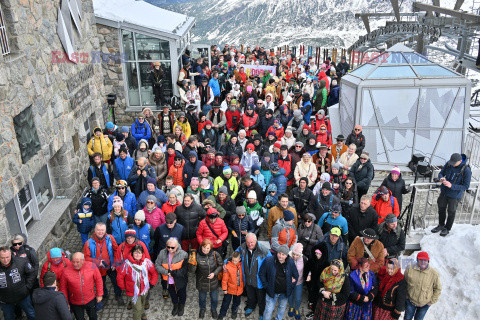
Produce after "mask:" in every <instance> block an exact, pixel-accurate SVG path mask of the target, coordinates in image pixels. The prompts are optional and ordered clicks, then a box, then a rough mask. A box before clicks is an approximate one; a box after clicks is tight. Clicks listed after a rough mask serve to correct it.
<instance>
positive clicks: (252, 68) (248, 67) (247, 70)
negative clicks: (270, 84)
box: [241, 64, 277, 77]
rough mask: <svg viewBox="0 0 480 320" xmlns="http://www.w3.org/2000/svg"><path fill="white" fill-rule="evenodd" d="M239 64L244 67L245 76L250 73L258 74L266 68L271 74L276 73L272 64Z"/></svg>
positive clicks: (274, 74)
mask: <svg viewBox="0 0 480 320" xmlns="http://www.w3.org/2000/svg"><path fill="white" fill-rule="evenodd" d="M241 66H242V67H244V68H245V73H246V74H247V77H249V76H250V75H254V76H258V75H260V73H262V72H263V71H265V70H268V71H269V72H270V74H271V75H272V76H276V75H277V68H276V67H274V66H255V65H252V64H242V65H241Z"/></svg>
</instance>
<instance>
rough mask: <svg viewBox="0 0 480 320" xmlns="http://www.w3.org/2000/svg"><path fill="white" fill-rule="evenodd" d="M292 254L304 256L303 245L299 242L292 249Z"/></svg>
mask: <svg viewBox="0 0 480 320" xmlns="http://www.w3.org/2000/svg"><path fill="white" fill-rule="evenodd" d="M290 252H291V253H292V254H296V255H298V256H300V257H301V256H303V254H302V252H303V244H301V243H300V242H297V243H295V244H294V245H293V247H292V251H290Z"/></svg>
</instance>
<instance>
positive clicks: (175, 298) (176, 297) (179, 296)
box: [168, 285, 187, 304]
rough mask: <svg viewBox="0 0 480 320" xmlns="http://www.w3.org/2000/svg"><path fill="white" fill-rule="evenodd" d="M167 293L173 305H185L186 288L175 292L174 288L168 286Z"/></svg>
mask: <svg viewBox="0 0 480 320" xmlns="http://www.w3.org/2000/svg"><path fill="white" fill-rule="evenodd" d="M168 292H169V293H170V298H172V303H173V304H177V303H180V304H185V301H187V287H185V288H182V289H179V290H177V291H175V286H173V285H170V286H168Z"/></svg>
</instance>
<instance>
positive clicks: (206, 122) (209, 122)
mask: <svg viewBox="0 0 480 320" xmlns="http://www.w3.org/2000/svg"><path fill="white" fill-rule="evenodd" d="M208 125H213V123H212V121H210V120H207V121H205V126H208Z"/></svg>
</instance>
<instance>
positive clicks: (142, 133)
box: [130, 119, 152, 144]
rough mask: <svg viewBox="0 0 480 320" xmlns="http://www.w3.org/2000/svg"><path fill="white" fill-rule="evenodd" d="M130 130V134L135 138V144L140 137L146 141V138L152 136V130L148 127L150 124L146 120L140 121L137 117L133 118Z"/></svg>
mask: <svg viewBox="0 0 480 320" xmlns="http://www.w3.org/2000/svg"><path fill="white" fill-rule="evenodd" d="M130 132H131V133H132V136H133V137H134V138H135V140H137V144H138V142H140V140H142V139H145V140H147V141H148V139H150V138H151V137H152V130H151V129H150V125H149V124H148V123H147V121H144V122H143V123H140V122H139V121H138V119H137V120H135V122H134V123H132V127H131V128H130Z"/></svg>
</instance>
